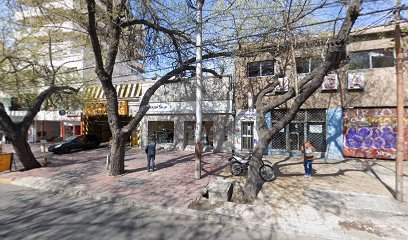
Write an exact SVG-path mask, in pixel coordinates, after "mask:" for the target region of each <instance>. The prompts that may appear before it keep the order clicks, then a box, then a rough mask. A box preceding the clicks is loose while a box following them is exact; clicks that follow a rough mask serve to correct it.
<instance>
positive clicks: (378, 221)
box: [201, 157, 408, 239]
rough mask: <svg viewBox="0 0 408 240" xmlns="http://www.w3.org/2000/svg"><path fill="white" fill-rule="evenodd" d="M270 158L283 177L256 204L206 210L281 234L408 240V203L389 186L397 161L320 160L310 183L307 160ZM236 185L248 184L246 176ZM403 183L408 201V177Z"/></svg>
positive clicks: (265, 189) (265, 191)
mask: <svg viewBox="0 0 408 240" xmlns="http://www.w3.org/2000/svg"><path fill="white" fill-rule="evenodd" d="M267 159H268V161H270V162H271V163H275V169H276V173H277V176H278V177H277V179H276V180H275V181H273V182H270V183H265V184H264V185H263V187H262V190H261V192H260V193H259V195H258V198H257V200H256V201H255V203H254V204H253V205H242V204H235V203H232V202H227V203H223V204H221V205H219V204H218V205H216V204H214V205H212V206H211V204H210V205H208V204H205V203H203V202H205V200H203V199H201V205H202V206H207V208H206V209H205V210H207V211H212V212H214V213H219V214H226V215H232V216H237V217H244V218H245V219H246V221H258V222H259V224H260V226H264V227H272V228H274V229H276V230H277V231H283V232H293V233H297V234H299V235H308V236H311V237H317V238H325V239H383V238H385V239H408V225H407V224H406V223H407V222H408V204H407V202H405V203H400V202H398V201H396V200H394V198H393V195H392V193H391V192H390V190H392V189H391V188H392V187H390V186H393V185H386V183H390V181H391V179H394V175H393V171H394V169H393V167H394V164H395V162H393V161H383V160H377V161H374V160H360V159H349V160H343V161H335V160H331V159H327V160H326V161H325V160H324V159H318V160H315V161H314V163H313V164H314V166H313V168H314V170H315V173H314V176H313V177H312V178H305V177H304V170H303V161H302V159H300V158H286V159H285V158H284V157H273V158H272V157H269V158H267ZM407 163H408V162H405V172H407V170H408V168H407V167H408V165H407ZM394 168H395V167H394ZM224 174H227V172H225V173H224ZM235 180H236V181H239V182H242V181H244V179H243V177H241V178H236V179H235ZM404 180H405V181H404V184H405V197H406V198H405V199H406V201H408V198H407V197H408V196H407V193H408V189H407V188H406V187H408V176H407V175H406V174H405V179H404Z"/></svg>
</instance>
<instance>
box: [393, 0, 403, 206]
mask: <svg viewBox="0 0 408 240" xmlns="http://www.w3.org/2000/svg"><path fill="white" fill-rule="evenodd" d="M400 6H401V2H400V0H397V6H396V11H395V18H396V19H395V20H396V21H395V34H394V40H395V52H396V55H397V56H396V57H397V64H396V65H395V68H396V74H397V159H396V162H395V198H396V199H397V200H398V201H401V202H402V201H404V197H403V196H404V192H403V189H404V181H403V168H404V157H405V151H404V148H405V146H404V81H403V77H402V74H403V65H402V51H401V29H400Z"/></svg>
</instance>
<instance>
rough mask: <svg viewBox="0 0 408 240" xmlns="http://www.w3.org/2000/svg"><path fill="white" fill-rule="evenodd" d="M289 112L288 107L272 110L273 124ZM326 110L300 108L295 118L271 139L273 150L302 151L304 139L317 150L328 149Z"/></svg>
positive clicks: (323, 150)
mask: <svg viewBox="0 0 408 240" xmlns="http://www.w3.org/2000/svg"><path fill="white" fill-rule="evenodd" d="M286 113H287V110H286V109H275V110H273V111H272V112H271V124H272V126H273V125H275V124H276V123H277V122H279V121H280V119H282V118H283V117H284V116H285V114H286ZM326 138H327V136H326V110H325V109H307V110H299V111H298V112H297V113H296V116H295V118H294V119H293V120H292V121H291V122H290V123H289V124H288V125H286V126H285V127H284V128H283V129H281V130H280V131H279V132H277V133H276V134H275V135H274V136H273V138H272V141H271V148H272V150H295V151H300V149H301V147H302V145H303V142H304V140H308V141H309V142H310V143H311V144H312V145H313V146H314V147H315V148H316V151H317V152H325V151H326V145H327V143H326Z"/></svg>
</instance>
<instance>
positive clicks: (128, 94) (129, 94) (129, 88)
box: [86, 83, 142, 99]
mask: <svg viewBox="0 0 408 240" xmlns="http://www.w3.org/2000/svg"><path fill="white" fill-rule="evenodd" d="M113 86H114V87H115V89H116V93H117V94H118V99H132V98H139V97H140V96H141V95H142V84H137V83H132V84H114V85H113ZM86 96H87V98H88V99H105V92H104V91H103V89H102V86H90V87H88V88H87V89H86Z"/></svg>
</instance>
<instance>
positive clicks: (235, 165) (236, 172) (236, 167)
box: [231, 161, 244, 176]
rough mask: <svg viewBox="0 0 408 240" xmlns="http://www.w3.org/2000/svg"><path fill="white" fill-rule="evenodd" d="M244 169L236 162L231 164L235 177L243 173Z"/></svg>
mask: <svg viewBox="0 0 408 240" xmlns="http://www.w3.org/2000/svg"><path fill="white" fill-rule="evenodd" d="M243 171H244V169H243V167H242V165H241V163H240V162H238V161H234V162H232V163H231V173H232V175H233V176H239V175H241V174H242V173H243Z"/></svg>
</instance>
